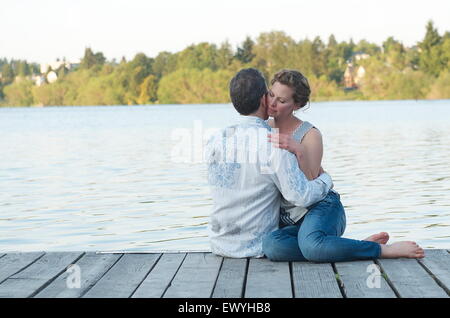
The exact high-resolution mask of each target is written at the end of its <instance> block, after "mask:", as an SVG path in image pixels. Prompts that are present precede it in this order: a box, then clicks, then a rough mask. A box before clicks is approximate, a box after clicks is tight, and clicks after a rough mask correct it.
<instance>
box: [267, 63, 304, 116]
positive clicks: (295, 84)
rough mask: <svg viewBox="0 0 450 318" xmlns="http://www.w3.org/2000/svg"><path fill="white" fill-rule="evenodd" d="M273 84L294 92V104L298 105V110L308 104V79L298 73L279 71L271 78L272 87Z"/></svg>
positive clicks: (294, 71)
mask: <svg viewBox="0 0 450 318" xmlns="http://www.w3.org/2000/svg"><path fill="white" fill-rule="evenodd" d="M275 82H279V83H280V84H283V85H286V86H289V87H290V88H292V89H293V90H294V95H293V99H294V103H296V104H297V105H299V106H300V108H302V107H304V106H305V105H306V104H307V103H308V102H309V96H310V95H311V88H310V87H309V83H308V79H307V78H306V77H305V76H304V75H303V74H302V73H300V72H299V71H296V70H281V71H279V72H277V73H276V74H275V75H274V76H273V79H272V81H271V82H270V84H271V85H273V84H275Z"/></svg>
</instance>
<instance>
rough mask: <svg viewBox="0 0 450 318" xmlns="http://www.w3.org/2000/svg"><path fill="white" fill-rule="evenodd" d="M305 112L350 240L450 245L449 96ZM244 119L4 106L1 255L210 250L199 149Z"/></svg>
mask: <svg viewBox="0 0 450 318" xmlns="http://www.w3.org/2000/svg"><path fill="white" fill-rule="evenodd" d="M297 115H298V116H299V117H300V118H302V119H304V120H308V121H310V122H312V123H313V124H315V125H316V126H317V127H318V128H319V129H320V130H321V132H322V135H323V138H324V160H323V166H324V167H325V169H326V170H327V171H328V172H329V173H330V174H331V175H332V177H333V179H334V183H335V189H336V190H338V191H339V192H340V193H341V199H342V202H343V204H344V206H345V208H346V213H347V229H346V232H345V234H344V236H345V237H349V238H356V239H363V238H365V237H366V236H368V235H369V234H372V233H375V232H379V231H387V232H389V233H390V235H391V240H392V241H398V240H415V241H416V242H418V243H419V244H421V245H422V246H423V247H425V248H450V163H449V158H450V101H449V100H447V101H418V102H416V101H389V102H327V103H313V104H312V105H311V107H310V109H309V110H307V111H305V112H299V113H298V114H297ZM237 117H238V116H237V115H236V112H235V110H234V108H233V107H232V106H231V105H229V104H225V105H162V106H132V107H130V106H111V107H48V108H0V149H1V152H0V153H1V155H0V233H1V235H0V251H3V252H9V251H36V250H47V251H59V250H61V251H62V250H84V251H88V250H89V251H180V250H189V251H197V250H208V249H209V246H208V238H207V232H206V229H207V222H208V216H209V213H210V211H211V207H212V201H211V197H210V194H209V189H208V187H207V184H206V169H205V165H204V164H203V163H202V162H200V160H198V156H197V153H196V152H195V150H192V149H198V147H197V148H194V146H193V145H199V140H200V142H201V139H199V138H201V136H203V135H205V134H202V132H206V131H208V129H210V128H221V127H224V126H226V125H228V124H232V123H234V122H235V120H236V119H237ZM199 136H200V137H199ZM177 145H178V146H179V145H184V146H186V145H188V146H189V145H192V148H189V147H188V148H186V149H188V150H189V149H191V150H192V151H190V150H189V151H190V152H189V151H188V152H186V151H184V152H183V155H184V157H182V158H185V159H186V158H187V160H186V161H188V162H174V160H173V158H178V159H177V161H180V160H179V158H181V157H180V156H177V157H176V156H174V153H176V151H175V150H176V149H179V148H176V146H177ZM174 151H175V152H174Z"/></svg>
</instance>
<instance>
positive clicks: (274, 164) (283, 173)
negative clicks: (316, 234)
mask: <svg viewBox="0 0 450 318" xmlns="http://www.w3.org/2000/svg"><path fill="white" fill-rule="evenodd" d="M270 166H271V172H272V173H271V176H272V178H273V181H274V182H275V184H276V185H277V187H278V189H279V190H280V192H281V194H282V195H283V197H284V198H285V199H286V200H288V201H289V202H291V203H292V204H294V205H296V206H301V207H305V208H306V207H309V206H310V205H312V204H314V203H316V202H319V201H321V200H323V199H325V197H326V196H327V194H328V191H330V189H331V188H332V187H333V181H332V179H331V177H330V176H329V175H328V174H327V173H323V174H321V175H320V176H319V177H318V178H316V179H314V180H311V181H309V180H308V179H307V178H306V176H305V174H304V173H303V172H302V171H301V170H300V168H299V167H298V162H297V158H296V157H295V155H294V154H292V153H290V152H288V151H287V150H284V149H273V156H272V157H271V160H270Z"/></svg>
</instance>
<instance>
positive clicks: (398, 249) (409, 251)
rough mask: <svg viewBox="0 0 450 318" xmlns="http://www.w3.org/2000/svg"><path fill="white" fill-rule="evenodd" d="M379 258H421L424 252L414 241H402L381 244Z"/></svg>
mask: <svg viewBox="0 0 450 318" xmlns="http://www.w3.org/2000/svg"><path fill="white" fill-rule="evenodd" d="M380 246H381V258H399V257H406V258H423V257H425V253H424V251H423V249H422V248H421V247H420V246H419V245H417V244H416V242H411V241H402V242H396V243H392V244H389V245H383V244H381V245H380Z"/></svg>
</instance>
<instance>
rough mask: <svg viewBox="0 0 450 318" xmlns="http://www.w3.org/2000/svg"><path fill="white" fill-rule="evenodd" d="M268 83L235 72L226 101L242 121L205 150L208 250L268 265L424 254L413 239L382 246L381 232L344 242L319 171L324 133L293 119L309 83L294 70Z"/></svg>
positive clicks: (340, 214) (335, 202) (338, 211)
mask: <svg viewBox="0 0 450 318" xmlns="http://www.w3.org/2000/svg"><path fill="white" fill-rule="evenodd" d="M270 84H271V85H270V88H268V87H267V84H266V80H265V78H264V76H263V75H262V74H261V72H259V71H258V70H256V69H253V68H248V69H243V70H241V71H239V72H238V73H237V74H236V75H235V76H234V77H233V79H232V80H231V82H230V97H231V101H232V103H233V106H234V108H235V109H236V111H237V112H238V113H239V114H240V115H241V116H240V117H241V118H240V121H239V122H238V123H236V124H235V125H233V126H230V127H227V128H225V129H223V130H221V131H219V132H218V133H217V134H215V135H214V136H213V137H211V138H210V139H209V141H208V143H207V145H206V151H205V159H206V162H207V165H208V167H207V168H208V183H209V186H210V188H211V194H212V198H213V211H212V213H211V216H210V222H209V225H208V232H209V238H210V244H211V251H212V252H213V253H214V254H217V255H221V256H225V257H233V258H243V257H264V256H265V257H267V258H269V259H270V260H272V261H312V262H342V261H353V260H365V259H377V258H398V257H406V258H422V257H424V251H423V249H422V248H420V247H419V246H418V245H417V244H416V243H415V242H411V241H401V242H396V243H393V244H387V242H388V240H389V235H388V233H386V232H380V233H377V234H373V235H371V236H369V237H367V238H366V239H364V240H357V239H350V238H344V237H342V235H343V234H344V231H345V226H346V216H345V211H344V207H343V205H342V203H341V201H340V195H339V193H338V192H337V191H335V190H334V189H333V182H332V179H331V177H330V176H329V175H328V173H326V172H325V171H324V170H323V169H322V166H321V161H322V156H323V144H322V135H321V133H320V131H319V130H318V129H317V128H316V127H314V125H313V124H311V123H309V122H307V121H302V120H301V119H299V118H298V117H296V116H295V115H294V111H295V110H298V109H301V108H302V107H304V106H305V105H307V103H308V102H309V98H310V94H311V89H310V86H309V83H308V80H307V79H306V77H304V76H303V74H301V73H300V72H298V71H296V70H282V71H280V72H278V73H276V74H275V75H274V76H273V79H272V80H271V81H270ZM269 116H270V117H272V118H273V120H269ZM261 132H263V134H261ZM261 136H262V137H261Z"/></svg>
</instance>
